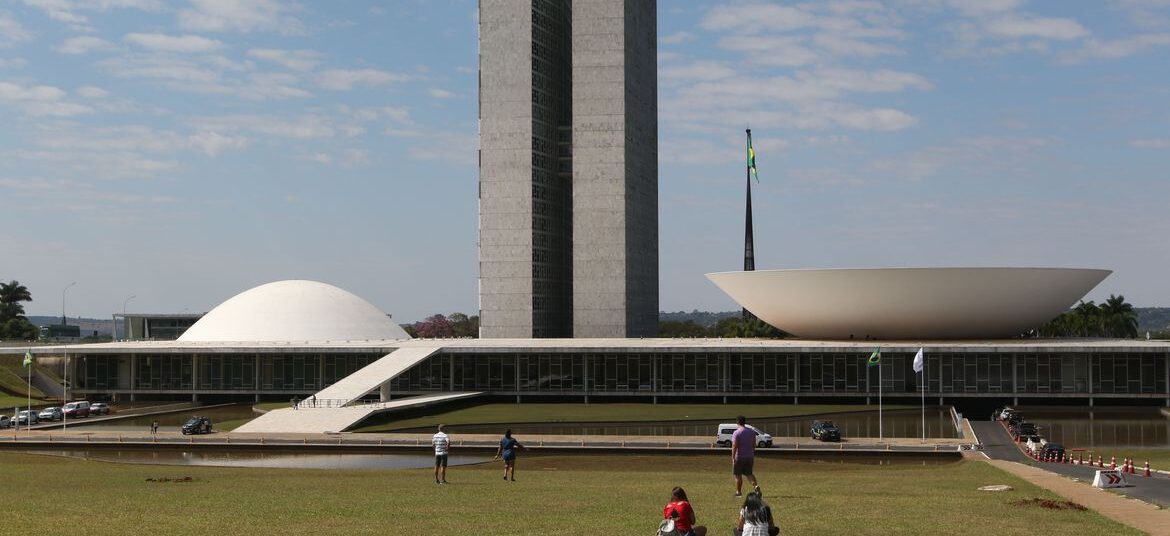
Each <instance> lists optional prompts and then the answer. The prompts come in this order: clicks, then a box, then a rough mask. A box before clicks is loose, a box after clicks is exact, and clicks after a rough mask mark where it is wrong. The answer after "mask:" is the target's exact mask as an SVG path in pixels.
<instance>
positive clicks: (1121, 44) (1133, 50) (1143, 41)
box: [1062, 33, 1170, 63]
mask: <svg viewBox="0 0 1170 536" xmlns="http://www.w3.org/2000/svg"><path fill="white" fill-rule="evenodd" d="M1164 46H1170V33H1157V34H1144V35H1135V36H1133V37H1129V38H1125V39H1117V40H1114V41H1106V40H1100V39H1089V40H1087V41H1085V44H1084V45H1083V46H1082V47H1081V48H1080V49H1079V50H1076V51H1073V52H1070V53H1068V54H1066V55H1064V56H1063V58H1062V60H1063V61H1064V62H1066V63H1078V62H1082V61H1089V60H1097V59H1116V58H1125V57H1129V56H1132V55H1134V54H1137V53H1139V52H1142V51H1144V50H1146V49H1148V48H1154V47H1164Z"/></svg>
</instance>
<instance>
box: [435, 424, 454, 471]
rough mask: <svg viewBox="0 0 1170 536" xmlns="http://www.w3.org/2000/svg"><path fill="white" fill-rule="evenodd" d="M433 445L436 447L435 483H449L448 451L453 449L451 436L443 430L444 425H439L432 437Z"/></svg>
mask: <svg viewBox="0 0 1170 536" xmlns="http://www.w3.org/2000/svg"><path fill="white" fill-rule="evenodd" d="M431 446H433V447H435V483H436V484H446V483H447V453H448V452H450V449H451V438H449V437H447V434H446V433H444V432H443V425H441V424H440V425H439V431H438V432H436V433H435V435H434V437H431Z"/></svg>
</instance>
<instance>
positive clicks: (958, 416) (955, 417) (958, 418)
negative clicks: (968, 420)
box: [951, 406, 963, 437]
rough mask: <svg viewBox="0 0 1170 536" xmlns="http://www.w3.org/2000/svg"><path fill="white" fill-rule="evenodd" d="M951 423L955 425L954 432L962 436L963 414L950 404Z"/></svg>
mask: <svg viewBox="0 0 1170 536" xmlns="http://www.w3.org/2000/svg"><path fill="white" fill-rule="evenodd" d="M951 424H953V425H955V433H956V434H959V437H963V414H962V413H959V412H958V410H956V409H955V406H951Z"/></svg>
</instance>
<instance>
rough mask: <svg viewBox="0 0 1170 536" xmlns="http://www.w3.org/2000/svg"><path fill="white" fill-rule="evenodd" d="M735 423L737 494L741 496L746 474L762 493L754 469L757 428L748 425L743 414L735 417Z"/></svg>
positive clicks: (733, 446) (733, 451) (733, 470)
mask: <svg viewBox="0 0 1170 536" xmlns="http://www.w3.org/2000/svg"><path fill="white" fill-rule="evenodd" d="M735 425H736V430H735V433H733V434H731V474H733V475H735V496H736V497H740V496H741V489H742V488H743V477H745V476H746V477H748V480H750V481H751V483H752V488H753V489H755V492H756V493H757V494H760V495H762V493H761V492H760V484H759V482H757V481H756V475H755V472H754V470H753V469H754V468H753V466H754V465H755V461H756V429H755V428H752V427H751V426H748V425H747V419H746V418H744V416H743V415H740V416H738V417H736V418H735Z"/></svg>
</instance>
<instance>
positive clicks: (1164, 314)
mask: <svg viewBox="0 0 1170 536" xmlns="http://www.w3.org/2000/svg"><path fill="white" fill-rule="evenodd" d="M1133 310H1134V311H1137V314H1138V331H1139V332H1141V333H1145V332H1147V331H1164V330H1170V307H1134V309H1133Z"/></svg>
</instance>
